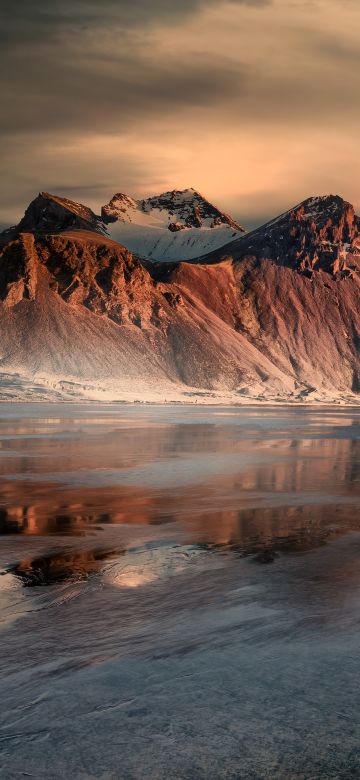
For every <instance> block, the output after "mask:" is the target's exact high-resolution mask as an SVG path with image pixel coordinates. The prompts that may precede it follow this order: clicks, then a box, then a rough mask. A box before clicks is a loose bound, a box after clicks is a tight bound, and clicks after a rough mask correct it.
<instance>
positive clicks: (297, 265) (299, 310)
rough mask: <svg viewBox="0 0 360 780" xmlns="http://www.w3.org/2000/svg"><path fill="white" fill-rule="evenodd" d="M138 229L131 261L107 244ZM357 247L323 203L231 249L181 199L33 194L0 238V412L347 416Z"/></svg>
mask: <svg viewBox="0 0 360 780" xmlns="http://www.w3.org/2000/svg"><path fill="white" fill-rule="evenodd" d="M129 204H130V205H129ZM139 220H140V222H139ZM141 220H142V222H141ZM141 224H143V226H144V225H145V232H146V241H145V243H144V244H143V247H142V249H140V247H138V248H139V251H140V253H141V257H138V256H137V255H136V254H135V253H134V252H132V251H130V249H129V247H127V246H124V245H122V244H121V243H119V242H118V240H115V239H116V236H115V233H114V235H113V237H111V235H112V230H114V231H115V232H116V231H118V230H120V231H122V230H123V229H126V230H127V229H128V227H129V226H130V229H131V230H130V232H131V235H132V236H133V237H134V235H136V236H138V237H139V236H140V233H141V231H140V232H139V230H138V227H139V225H140V227H141ZM124 226H125V228H124ZM223 230H225V232H226V236H225V234H224V235H223V233H221V236H222V237H220V245H219V244H218V238H219V236H220V233H219V231H223ZM133 231H135V232H133ZM153 231H155V233H156V235H157V236H158V237H157V238H156V237H155V238H154V235H155V234H154V233H153ZM156 231H160V233H159V234H158V233H157V232H156ZM189 231H190V232H189ZM192 231H195V233H196V238H194V236H193V235H192ZM160 234H161V236H160ZM209 236H210V238H209ZM216 237H217V238H216ZM117 238H118V239H120V238H121V240H124V241H125V240H128V238H129V242H130V243H129V246H130V247H134V246H135V244H134V243H133V241H132V239H131V236H130V234H129V236H128V238H127V237H126V236H125V234H123V235H122V237H121V236H120V235H118V236H117ZM163 239H164V240H163ZM359 240H360V239H359V217H358V216H357V214H356V212H355V209H354V207H353V206H352V205H351V204H350V203H348V202H347V201H344V200H343V199H342V198H341V197H339V196H334V195H329V196H317V197H313V198H310V199H307V200H305V201H303V202H302V203H300V204H298V205H297V206H295V207H293V208H292V209H290V210H288V211H287V212H285V213H284V214H282V215H280V216H279V217H276V218H275V219H273V220H272V221H270V222H269V223H267V224H265V225H264V226H262V227H261V228H258V229H257V230H255V231H253V232H250V233H244V232H243V230H242V228H241V227H240V225H239V224H237V223H235V222H234V220H233V219H232V218H231V217H229V216H228V215H226V214H225V213H223V212H221V211H220V210H219V209H218V208H216V207H215V206H213V205H212V204H211V203H210V202H209V201H206V200H205V199H204V198H203V197H202V196H200V195H199V193H197V192H196V191H194V190H191V189H187V190H185V191H178V190H176V191H172V192H167V193H164V194H163V195H161V196H159V197H156V198H155V197H154V198H150V199H147V200H142V201H130V200H129V198H128V197H127V196H122V195H119V194H118V195H117V196H115V198H113V199H112V201H110V203H109V204H108V206H107V207H104V208H103V211H102V216H98V215H97V214H96V213H94V212H93V211H92V210H91V209H90V208H89V207H87V206H85V205H83V204H81V203H76V202H73V201H70V200H69V199H66V198H63V199H61V198H58V197H54V196H52V195H50V194H49V193H41V194H40V195H39V196H38V197H36V198H35V199H34V200H33V201H32V202H31V203H30V205H29V207H28V209H27V210H26V212H25V215H24V217H23V219H22V220H21V221H20V223H19V224H18V225H16V226H14V227H13V228H11V229H10V230H7V231H5V232H3V233H2V235H1V250H0V255H1V265H0V324H1V327H2V343H3V360H2V363H1V372H0V378H1V383H0V397H1V398H2V399H4V400H6V399H7V398H16V399H18V400H20V399H24V398H26V399H29V400H33V399H38V400H72V399H73V400H81V399H87V400H103V401H113V400H117V401H142V402H146V401H149V402H160V403H164V402H169V401H170V402H185V403H202V404H209V403H214V402H220V403H245V402H249V401H255V402H262V401H267V402H269V401H274V400H277V401H282V402H286V403H304V402H307V403H309V402H310V403H312V402H313V403H319V402H321V403H326V402H337V403H346V404H352V403H358V397H359V388H360V364H359V349H358V345H359V337H360V319H359V310H358V306H357V301H358V296H359V284H360V275H359V256H360V255H359V252H360V248H359ZM184 241H185V244H186V246H185V244H183V242H184ZM209 241H210V244H209ZM174 242H175V243H174ZM179 242H180V243H179ZM189 242H190V243H189ZM214 242H215V243H214ZM224 242H225V243H224ZM186 247H187V249H186ZM206 247H207V248H206ZM188 249H191V251H190V252H188V251H187V250H188ZM160 250H161V251H160ZM183 251H184V259H182V252H183ZM144 253H145V255H146V253H148V255H149V256H143V255H144ZM197 253H200V256H198V257H196V256H195V257H194V256H193V255H194V254H197ZM44 334H45V338H44Z"/></svg>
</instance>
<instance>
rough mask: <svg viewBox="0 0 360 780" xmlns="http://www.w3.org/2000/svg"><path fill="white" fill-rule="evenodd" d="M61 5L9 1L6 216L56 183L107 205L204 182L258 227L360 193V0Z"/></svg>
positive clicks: (143, 0) (59, 189) (0, 214)
mask: <svg viewBox="0 0 360 780" xmlns="http://www.w3.org/2000/svg"><path fill="white" fill-rule="evenodd" d="M30 6H31V8H30ZM48 6H49V4H48V2H46V0H34V2H33V3H32V4H29V3H28V0H20V2H19V4H17V5H16V16H15V13H14V14H13V15H12V13H13V12H12V11H11V9H10V10H9V8H8V9H7V10H6V11H3V12H2V17H3V18H2V19H1V21H2V25H1V26H2V29H3V33H2V34H1V36H2V38H3V41H2V43H3V45H2V52H3V53H2V57H3V58H4V59H3V63H2V66H1V69H0V72H1V73H2V77H1V79H2V84H1V104H2V107H3V112H2V113H3V116H4V117H5V121H4V122H3V128H2V131H1V133H2V139H1V140H2V148H3V156H2V162H1V168H2V170H1V174H2V182H3V187H2V193H1V203H0V222H1V223H2V224H9V223H11V222H14V221H16V220H17V219H18V218H19V216H20V215H21V214H22V212H23V210H24V208H25V206H26V205H27V203H28V202H29V200H30V199H31V198H32V197H33V196H34V195H36V194H37V192H38V191H39V190H43V189H45V190H49V191H51V192H55V193H57V194H62V195H67V196H68V197H70V198H74V199H76V200H82V201H83V202H86V203H88V204H89V205H91V206H92V207H93V208H95V210H99V208H100V206H101V204H102V203H104V202H106V201H108V200H109V198H110V196H111V195H112V194H113V193H114V192H115V191H119V190H120V191H125V192H128V193H129V194H132V195H135V196H140V195H143V196H145V195H148V194H153V193H158V192H160V191H163V190H166V189H172V188H185V187H188V186H192V187H194V188H196V189H198V190H200V191H201V192H202V193H203V194H204V195H206V196H207V197H209V199H210V200H213V201H215V203H216V204H217V205H219V206H220V207H223V208H225V209H226V210H228V211H229V212H231V213H232V215H233V216H234V217H235V218H238V219H239V220H240V221H241V222H242V223H243V224H245V225H247V226H252V225H255V224H257V223H259V222H262V221H264V220H265V219H267V218H269V217H271V216H273V215H275V214H277V213H278V212H279V211H282V210H284V209H286V208H288V207H289V206H291V205H293V204H294V203H296V202H298V201H300V200H302V199H303V198H305V197H307V196H309V195H311V194H324V193H328V192H332V193H338V194H340V195H342V196H343V197H345V198H347V199H348V200H351V201H352V202H353V203H354V204H355V205H356V206H357V207H359V206H360V193H359V185H358V180H359V173H360V170H359V169H360V163H359V154H358V143H359V141H358V138H359V120H360V104H359V100H358V95H359V86H360V69H359V60H360V43H359V37H358V32H359V30H360V3H359V2H358V0H268V1H267V0H247V1H246V2H245V1H241V0H233V2H221V0H218V1H217V2H211V1H210V0H207V2H205V0H183V3H182V4H179V3H173V4H172V3H171V2H169V0H154V2H152V3H151V4H150V3H149V2H148V1H147V0H131V2H130V0H121V2H119V0H104V2H103V3H101V4H98V3H97V2H95V0H72V1H70V0H62V2H60V0H53V2H52V3H51V8H50V10H49V7H48Z"/></svg>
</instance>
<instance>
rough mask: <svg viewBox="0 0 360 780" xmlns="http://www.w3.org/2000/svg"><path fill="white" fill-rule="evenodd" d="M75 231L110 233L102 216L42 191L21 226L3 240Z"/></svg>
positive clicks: (25, 215) (16, 227) (3, 235)
mask: <svg viewBox="0 0 360 780" xmlns="http://www.w3.org/2000/svg"><path fill="white" fill-rule="evenodd" d="M74 229H75V230H94V231H95V232H99V233H105V232H106V231H105V227H104V225H103V222H102V221H101V219H100V217H98V216H97V215H96V214H94V212H93V211H91V209H89V208H88V207H87V206H83V204H82V203H76V202H75V201H72V200H68V199H67V198H58V197H56V195H50V193H48V192H41V193H39V195H38V196H37V197H36V198H34V200H33V201H31V203H30V205H29V206H28V208H27V209H26V211H25V214H24V216H23V218H22V220H21V221H20V222H19V224H18V225H16V226H15V227H13V228H10V229H9V230H7V231H4V233H3V234H2V239H3V240H4V239H7V238H9V237H12V236H14V235H17V234H19V233H60V232H62V231H64V230H74Z"/></svg>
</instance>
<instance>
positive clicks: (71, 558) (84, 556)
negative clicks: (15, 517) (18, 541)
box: [8, 550, 122, 587]
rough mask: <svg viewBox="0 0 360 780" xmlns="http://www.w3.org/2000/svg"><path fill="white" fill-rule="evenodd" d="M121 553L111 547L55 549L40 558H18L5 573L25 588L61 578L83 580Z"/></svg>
mask: <svg viewBox="0 0 360 780" xmlns="http://www.w3.org/2000/svg"><path fill="white" fill-rule="evenodd" d="M121 554H122V552H121V551H116V552H115V551H114V550H92V551H89V550H86V551H85V550H81V551H77V552H73V551H62V552H61V551H59V552H56V553H53V554H49V555H45V556H43V557H41V558H33V559H28V560H23V561H19V563H17V564H15V566H11V567H10V569H8V573H11V574H13V575H14V576H15V577H17V578H18V579H20V580H21V582H22V583H23V585H25V586H26V587H34V586H39V585H54V584H55V583H58V582H63V581H65V580H74V581H79V580H86V579H88V578H89V577H91V576H92V575H94V574H97V573H98V572H99V571H101V569H102V567H103V565H104V562H105V561H107V560H108V559H109V558H112V557H114V556H115V555H116V556H120V555H121Z"/></svg>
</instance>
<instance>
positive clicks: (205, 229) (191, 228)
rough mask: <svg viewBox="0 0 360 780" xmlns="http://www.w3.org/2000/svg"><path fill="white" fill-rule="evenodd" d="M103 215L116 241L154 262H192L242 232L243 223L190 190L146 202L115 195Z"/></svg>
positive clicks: (149, 199)
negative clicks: (239, 222)
mask: <svg viewBox="0 0 360 780" xmlns="http://www.w3.org/2000/svg"><path fill="white" fill-rule="evenodd" d="M101 215H102V219H103V221H104V222H105V223H106V224H107V230H108V234H109V235H110V237H111V238H112V239H113V240H114V241H117V242H119V243H120V244H123V245H124V246H126V247H127V248H128V249H130V250H131V251H132V252H135V253H136V254H137V255H139V256H141V257H149V258H151V259H153V260H167V261H175V260H191V259H192V258H195V257H198V256H199V255H202V254H204V253H206V252H212V251H214V250H216V249H219V248H220V247H221V246H223V245H224V244H227V243H228V242H230V241H232V240H234V239H235V238H238V237H239V236H240V235H242V234H243V233H244V229H243V228H242V227H241V225H239V224H238V223H237V222H235V221H234V220H233V219H232V218H231V217H229V216H228V215H227V214H225V213H224V212H222V211H220V210H219V209H218V208H216V206H213V204H212V203H210V202H209V201H207V200H206V199H205V198H203V196H202V195H200V193H198V192H196V190H193V189H192V188H190V189H186V190H172V191H171V192H165V193H163V194H162V195H157V196H154V197H150V198H147V199H145V200H135V199H134V198H131V197H130V196H129V195H125V194H123V193H117V194H116V195H114V197H113V198H112V199H111V200H110V202H109V203H108V204H107V205H105V206H103V208H102V211H101Z"/></svg>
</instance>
